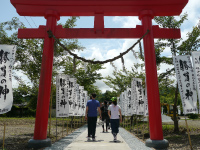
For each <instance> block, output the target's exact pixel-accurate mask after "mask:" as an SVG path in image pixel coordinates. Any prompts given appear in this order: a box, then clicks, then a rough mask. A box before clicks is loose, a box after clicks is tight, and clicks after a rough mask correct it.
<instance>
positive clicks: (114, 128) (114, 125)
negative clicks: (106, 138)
mask: <svg viewBox="0 0 200 150" xmlns="http://www.w3.org/2000/svg"><path fill="white" fill-rule="evenodd" d="M110 123H111V129H112V134H113V133H118V132H119V119H110Z"/></svg>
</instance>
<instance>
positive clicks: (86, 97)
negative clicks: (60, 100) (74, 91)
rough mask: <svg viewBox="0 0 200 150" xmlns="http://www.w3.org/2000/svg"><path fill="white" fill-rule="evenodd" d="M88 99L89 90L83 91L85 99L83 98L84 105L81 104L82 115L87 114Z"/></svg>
mask: <svg viewBox="0 0 200 150" xmlns="http://www.w3.org/2000/svg"><path fill="white" fill-rule="evenodd" d="M87 100H88V92H87V91H83V99H82V102H81V103H82V105H81V108H82V112H83V114H82V116H85V111H86V103H87Z"/></svg>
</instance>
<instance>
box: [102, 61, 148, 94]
mask: <svg viewBox="0 0 200 150" xmlns="http://www.w3.org/2000/svg"><path fill="white" fill-rule="evenodd" d="M143 66H144V64H135V65H133V67H132V68H131V71H129V70H126V73H124V72H123V71H122V70H114V71H113V73H112V75H113V77H112V76H109V75H108V76H107V77H105V79H106V81H104V83H105V84H106V85H108V86H109V87H110V88H113V90H114V91H116V92H117V94H118V95H120V93H121V92H124V90H126V88H127V87H131V81H132V79H133V78H142V79H143V81H145V74H144V71H139V68H140V67H143Z"/></svg>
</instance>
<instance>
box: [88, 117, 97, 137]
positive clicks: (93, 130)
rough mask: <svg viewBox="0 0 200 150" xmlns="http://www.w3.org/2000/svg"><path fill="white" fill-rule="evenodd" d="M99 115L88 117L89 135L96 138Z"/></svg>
mask: <svg viewBox="0 0 200 150" xmlns="http://www.w3.org/2000/svg"><path fill="white" fill-rule="evenodd" d="M96 124H97V117H88V136H90V135H92V138H95V133H96Z"/></svg>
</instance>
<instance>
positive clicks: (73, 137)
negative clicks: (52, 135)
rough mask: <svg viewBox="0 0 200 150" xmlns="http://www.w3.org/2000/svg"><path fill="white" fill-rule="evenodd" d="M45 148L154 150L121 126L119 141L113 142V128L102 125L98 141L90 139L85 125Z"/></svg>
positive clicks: (99, 127) (51, 149)
mask: <svg viewBox="0 0 200 150" xmlns="http://www.w3.org/2000/svg"><path fill="white" fill-rule="evenodd" d="M44 150H152V148H149V147H146V146H145V143H143V142H142V141H140V140H139V139H138V138H137V137H135V136H134V135H132V134H131V133H129V132H128V131H126V130H125V129H124V128H121V127H120V129H119V134H118V135H117V142H113V136H112V134H111V130H108V133H106V132H104V133H103V132H102V127H101V125H97V129H96V141H92V140H89V141H88V140H87V125H84V126H82V127H81V128H79V129H77V130H75V131H74V132H73V133H71V134H69V135H68V136H66V137H64V138H62V139H61V140H59V141H57V142H55V143H54V144H52V146H51V147H47V148H45V149H44Z"/></svg>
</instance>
